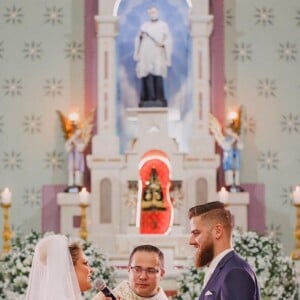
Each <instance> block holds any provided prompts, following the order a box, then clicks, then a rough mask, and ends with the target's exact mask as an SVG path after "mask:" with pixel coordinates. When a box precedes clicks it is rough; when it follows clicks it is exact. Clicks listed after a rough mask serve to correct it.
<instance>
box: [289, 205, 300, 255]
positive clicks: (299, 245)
mask: <svg viewBox="0 0 300 300" xmlns="http://www.w3.org/2000/svg"><path fill="white" fill-rule="evenodd" d="M294 206H295V207H296V216H297V219H296V226H295V230H294V237H295V240H296V244H295V249H294V250H293V252H292V253H291V257H292V259H294V260H299V259H300V203H295V204H294Z"/></svg>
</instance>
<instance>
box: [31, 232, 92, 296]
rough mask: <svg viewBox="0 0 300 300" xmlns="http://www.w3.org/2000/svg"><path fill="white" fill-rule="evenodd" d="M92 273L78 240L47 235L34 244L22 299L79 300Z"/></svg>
mask: <svg viewBox="0 0 300 300" xmlns="http://www.w3.org/2000/svg"><path fill="white" fill-rule="evenodd" d="M92 273H93V270H92V268H91V267H90V266H89V264H88V262H87V259H86V257H85V255H84V253H83V250H82V249H81V247H80V245H79V244H78V243H73V244H71V245H69V246H68V240H67V238H66V237H65V236H64V235H56V234H53V235H49V236H46V237H44V238H42V239H41V240H40V241H39V242H38V243H37V245H36V247H35V251H34V256H33V261H32V266H31V271H30V276H29V283H28V288H27V293H26V298H25V300H56V299H59V300H81V299H82V296H81V293H82V292H84V291H87V290H89V289H91V287H92Z"/></svg>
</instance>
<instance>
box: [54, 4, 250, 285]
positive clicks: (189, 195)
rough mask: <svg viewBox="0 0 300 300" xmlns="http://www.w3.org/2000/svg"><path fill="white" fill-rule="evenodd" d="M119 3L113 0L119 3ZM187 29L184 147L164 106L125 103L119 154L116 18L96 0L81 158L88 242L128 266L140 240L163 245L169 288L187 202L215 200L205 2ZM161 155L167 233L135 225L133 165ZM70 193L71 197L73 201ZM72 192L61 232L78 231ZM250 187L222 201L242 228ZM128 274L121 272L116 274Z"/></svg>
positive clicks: (186, 254) (182, 261) (181, 259)
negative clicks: (124, 139)
mask: <svg viewBox="0 0 300 300" xmlns="http://www.w3.org/2000/svg"><path fill="white" fill-rule="evenodd" d="M119 2H120V1H116V3H119ZM191 3H192V6H191V12H190V13H191V15H190V30H191V32H190V34H191V43H192V60H193V63H192V69H193V70H192V74H193V75H192V77H193V80H192V89H193V92H192V102H193V115H192V118H193V122H192V124H193V125H192V129H191V130H192V132H191V135H190V136H191V138H190V139H189V142H188V144H189V145H188V146H189V151H188V152H187V153H186V152H185V153H183V152H182V151H180V150H179V145H178V143H177V141H176V140H175V139H174V138H173V137H170V134H169V130H168V129H169V126H168V121H169V117H170V112H169V110H168V108H161V107H147V108H128V109H126V113H127V121H128V122H129V123H131V126H135V127H136V128H137V130H136V136H135V137H134V138H133V139H132V140H131V141H130V143H129V144H128V146H127V149H126V151H125V152H124V153H121V152H120V137H119V135H118V131H117V128H116V118H117V113H116V112H117V106H116V101H115V99H116V88H115V87H116V70H117V60H116V55H115V52H116V37H117V35H118V30H117V28H118V17H117V16H116V15H113V12H114V11H116V9H117V8H116V5H114V1H110V2H109V3H108V1H106V2H105V5H104V4H103V1H100V2H99V15H98V16H96V17H95V20H96V27H97V39H98V111H97V114H98V115H97V131H98V132H97V134H96V135H95V136H94V137H93V139H92V153H91V155H89V156H88V157H87V164H88V167H89V169H90V172H91V202H90V207H89V208H88V231H89V240H91V241H92V242H93V243H94V244H95V245H97V246H98V247H99V248H100V249H101V251H102V252H104V253H108V254H109V257H110V261H111V264H112V265H114V266H117V267H121V268H122V267H124V266H126V265H127V260H128V256H129V253H130V251H131V250H132V248H133V247H135V246H137V245H139V244H145V243H150V244H154V245H156V246H158V247H160V248H161V249H162V251H163V252H164V253H165V256H166V267H167V277H166V280H165V281H164V283H163V284H164V285H165V288H167V289H174V287H175V284H176V283H175V282H174V281H175V278H176V277H177V276H178V274H179V273H180V272H181V271H182V267H184V266H186V265H187V264H188V263H189V259H190V258H191V256H192V252H191V251H192V249H191V247H190V246H189V245H188V237H189V226H188V218H187V211H188V209H189V208H190V207H192V206H194V205H197V204H201V203H206V202H208V201H215V200H217V199H218V196H217V191H216V173H217V168H218V166H219V164H220V157H219V155H217V154H216V153H215V140H214V137H213V136H212V135H211V134H210V132H209V123H208V119H209V113H210V111H209V108H210V84H209V81H210V69H209V66H210V63H209V62H210V57H209V37H210V34H211V32H212V28H213V16H212V15H210V14H209V1H208V0H194V1H191ZM153 149H156V150H160V151H162V152H163V153H165V154H166V156H167V157H168V159H169V161H170V165H171V173H172V176H171V194H172V198H173V199H174V202H173V209H174V215H173V224H172V226H171V230H170V232H169V233H168V234H166V235H162V234H140V233H139V229H138V228H137V227H136V224H135V220H136V212H137V205H136V203H137V189H138V178H139V169H138V166H139V163H140V161H141V158H142V157H143V155H144V154H145V153H146V152H148V151H149V150H153ZM72 198H73V199H72ZM77 198H78V195H72V194H64V193H62V194H59V195H58V203H59V205H60V207H61V224H62V232H63V233H65V234H72V235H74V234H76V233H77V234H78V229H74V227H72V226H73V225H72V224H73V223H72V218H74V215H76V214H77V215H78V214H79V208H78V199H77ZM248 204H249V195H248V193H235V194H230V195H229V200H228V207H229V208H230V209H231V210H232V212H233V214H234V217H235V225H236V226H237V227H240V228H242V229H244V230H247V222H246V220H247V205H248ZM124 276H126V271H124V270H123V271H122V270H121V271H120V272H119V277H120V278H122V277H124Z"/></svg>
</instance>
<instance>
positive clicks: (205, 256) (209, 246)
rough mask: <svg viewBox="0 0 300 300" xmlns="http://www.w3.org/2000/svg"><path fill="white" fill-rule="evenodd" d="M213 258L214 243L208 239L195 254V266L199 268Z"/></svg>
mask: <svg viewBox="0 0 300 300" xmlns="http://www.w3.org/2000/svg"><path fill="white" fill-rule="evenodd" d="M213 258H214V244H213V242H212V241H208V242H207V243H206V244H205V245H203V246H202V247H201V249H198V251H197V252H196V254H195V267H196V268H201V267H204V266H206V265H208V264H210V263H211V261H212V260H213Z"/></svg>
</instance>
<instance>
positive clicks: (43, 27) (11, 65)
mask: <svg viewBox="0 0 300 300" xmlns="http://www.w3.org/2000/svg"><path fill="white" fill-rule="evenodd" d="M83 58H84V43H83V1H80V0H63V1H62V0H58V1H53V0H51V1H41V0H28V1H8V0H6V1H3V0H1V1H0V190H2V189H3V188H4V187H6V186H7V187H9V189H10V190H11V191H12V194H13V196H12V197H13V198H12V201H13V206H12V209H11V224H12V227H13V229H14V230H22V231H26V230H29V229H30V228H36V229H39V228H40V223H41V220H40V218H41V210H40V207H41V190H42V186H43V185H45V184H58V183H65V182H66V178H67V175H66V154H65V151H64V138H63V134H62V131H61V129H60V124H59V121H58V116H57V113H56V110H60V111H62V112H63V113H65V114H69V113H70V112H71V110H76V111H78V112H81V111H82V107H83V95H84V87H83V82H84V77H83ZM2 222H3V218H2V217H0V225H1V228H2Z"/></svg>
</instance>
